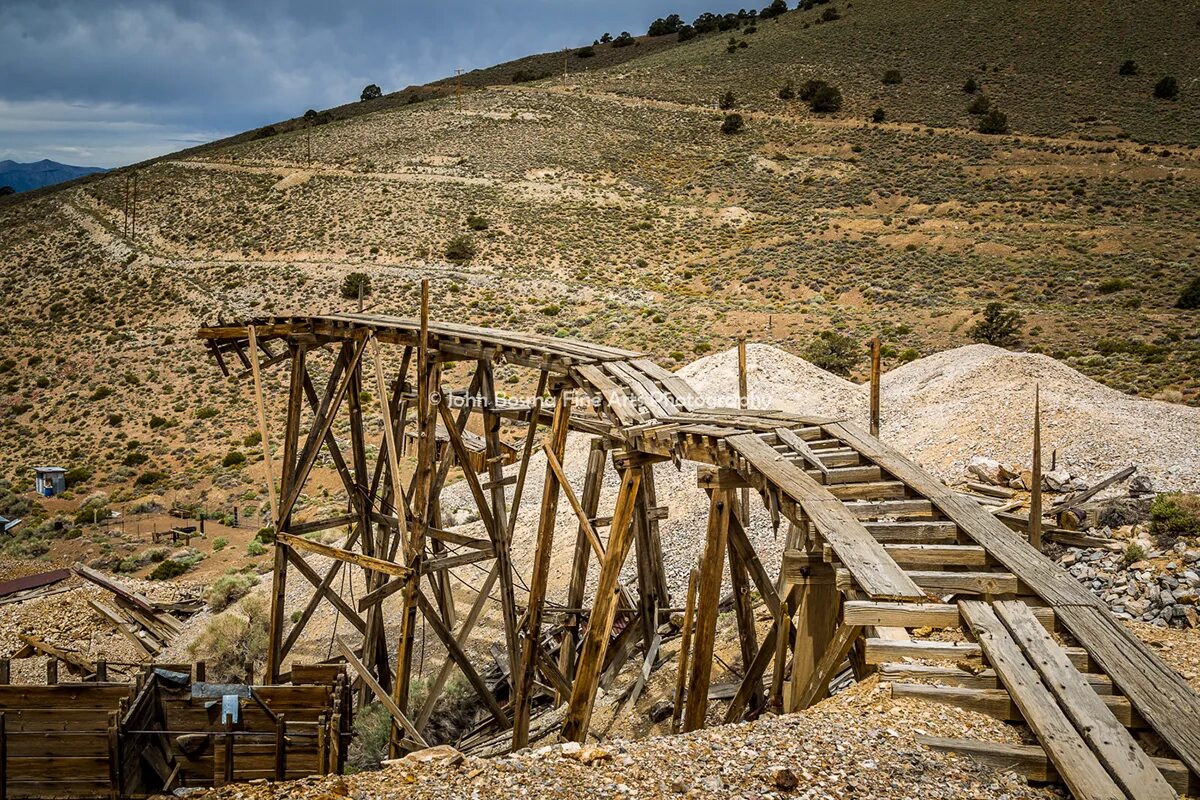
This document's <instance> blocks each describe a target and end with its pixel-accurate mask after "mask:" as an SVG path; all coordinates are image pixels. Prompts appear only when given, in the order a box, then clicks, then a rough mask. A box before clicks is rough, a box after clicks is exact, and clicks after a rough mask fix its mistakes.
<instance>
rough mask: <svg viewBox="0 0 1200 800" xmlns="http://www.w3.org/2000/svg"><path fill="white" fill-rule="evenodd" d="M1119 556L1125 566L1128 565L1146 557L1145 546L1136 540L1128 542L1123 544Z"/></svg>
mask: <svg viewBox="0 0 1200 800" xmlns="http://www.w3.org/2000/svg"><path fill="white" fill-rule="evenodd" d="M1121 557H1122V559H1123V560H1124V561H1125V566H1127V567H1128V566H1129V565H1130V564H1136V563H1137V562H1139V561H1141V560H1142V559H1144V558H1145V557H1146V548H1144V547H1142V546H1141V545H1140V544H1138V543H1137V542H1130V543H1129V544H1127V545H1125V552H1124V553H1123V554H1122V556H1121Z"/></svg>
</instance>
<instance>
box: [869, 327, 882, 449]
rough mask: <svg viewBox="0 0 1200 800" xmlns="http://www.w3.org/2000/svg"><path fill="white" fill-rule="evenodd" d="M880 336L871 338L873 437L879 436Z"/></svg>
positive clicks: (876, 335)
mask: <svg viewBox="0 0 1200 800" xmlns="http://www.w3.org/2000/svg"><path fill="white" fill-rule="evenodd" d="M880 356H881V347H880V342H879V334H875V336H873V337H871V435H872V436H878V435H879V362H880Z"/></svg>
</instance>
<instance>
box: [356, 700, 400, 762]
mask: <svg viewBox="0 0 1200 800" xmlns="http://www.w3.org/2000/svg"><path fill="white" fill-rule="evenodd" d="M391 732H392V715H391V714H389V713H388V710H387V709H386V708H384V707H383V703H378V702H376V703H368V704H367V705H365V706H363V707H362V708H360V709H359V710H358V713H356V714H355V715H354V738H353V739H351V740H350V752H349V753H347V755H346V771H347V772H351V773H354V772H370V771H373V770H377V769H379V768H380V762H381V761H383V759H385V758H387V755H388V741H389V739H390V737H391Z"/></svg>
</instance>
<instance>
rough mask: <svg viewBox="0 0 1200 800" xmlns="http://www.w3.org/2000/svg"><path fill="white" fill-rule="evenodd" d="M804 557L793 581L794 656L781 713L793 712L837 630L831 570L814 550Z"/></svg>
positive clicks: (837, 595)
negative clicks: (795, 591)
mask: <svg viewBox="0 0 1200 800" xmlns="http://www.w3.org/2000/svg"><path fill="white" fill-rule="evenodd" d="M806 556H807V557H806V559H805V560H806V561H807V563H805V564H803V565H802V566H801V567H800V572H801V577H800V578H799V579H797V580H796V586H797V588H798V589H799V590H800V597H799V602H798V603H797V605H796V643H795V653H794V655H793V658H792V675H791V680H790V682H789V686H790V691H789V692H788V696H787V698H786V699H785V701H784V711H785V712H791V711H795V710H797V703H798V702H799V700H798V697H797V695H798V694H799V693H800V692H802V691H804V689H805V687H807V686H808V683H809V680H810V679H811V677H812V674H813V670H815V669H816V666H817V660H818V659H819V658H820V657H821V654H822V653H824V652H825V650H826V649H827V648H828V646H829V642H830V639H831V638H832V636H833V632H834V630H835V628H836V627H837V621H838V607H839V603H840V600H841V595H840V593H839V592H838V590H837V581H836V576H835V574H834V570H833V567H832V566H830V565H829V564H826V563H825V561H824V558H823V557H822V554H821V552H820V551H818V550H812V551H809V552H808V553H807V554H806ZM800 558H805V557H804V556H800Z"/></svg>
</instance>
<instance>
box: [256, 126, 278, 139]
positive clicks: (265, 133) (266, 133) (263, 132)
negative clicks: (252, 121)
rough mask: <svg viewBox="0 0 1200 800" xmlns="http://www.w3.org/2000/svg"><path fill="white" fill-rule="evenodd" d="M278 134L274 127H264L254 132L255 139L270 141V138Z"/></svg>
mask: <svg viewBox="0 0 1200 800" xmlns="http://www.w3.org/2000/svg"><path fill="white" fill-rule="evenodd" d="M278 134H279V129H278V128H276V127H275V126H274V125H264V126H263V127H261V128H259V129H258V130H256V131H255V132H254V138H255V139H270V138H271V137H272V136H276V135H278Z"/></svg>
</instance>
